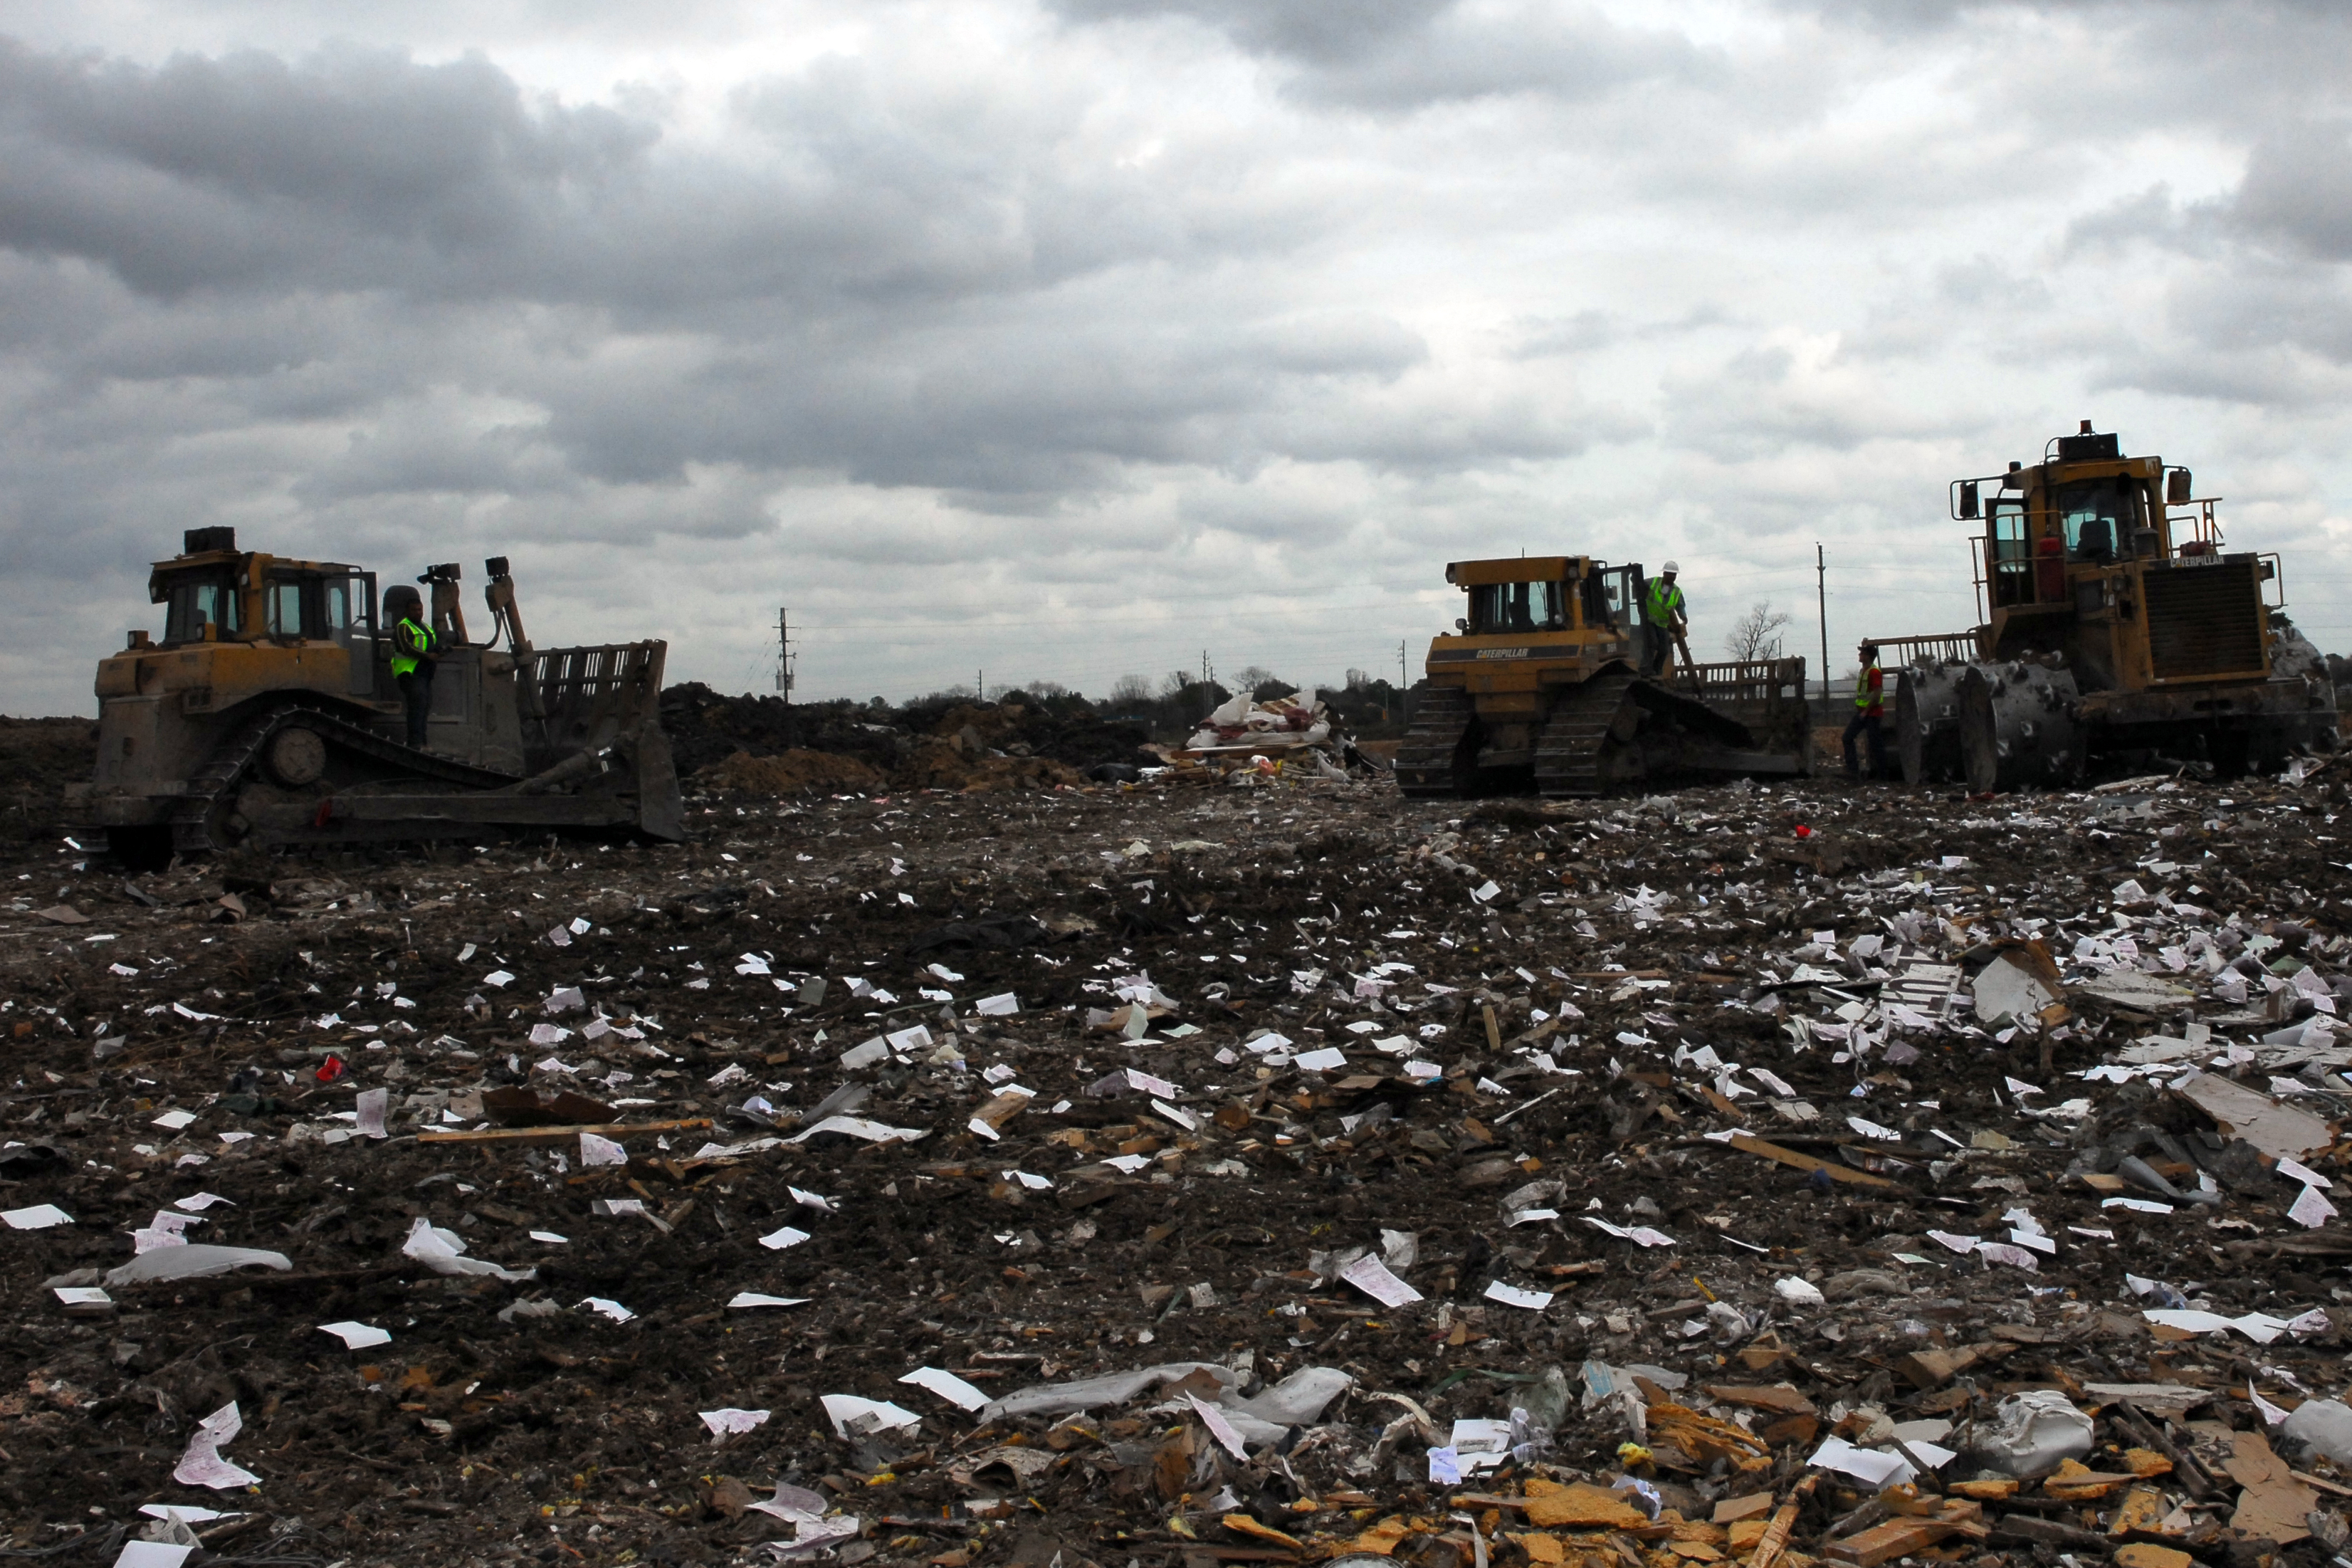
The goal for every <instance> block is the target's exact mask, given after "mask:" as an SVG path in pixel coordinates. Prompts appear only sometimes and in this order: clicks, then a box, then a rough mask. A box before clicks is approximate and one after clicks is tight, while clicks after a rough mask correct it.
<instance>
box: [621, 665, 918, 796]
mask: <svg viewBox="0 0 2352 1568" xmlns="http://www.w3.org/2000/svg"><path fill="white" fill-rule="evenodd" d="M895 720H896V716H895V715H894V714H893V713H892V712H891V710H889V709H888V708H875V707H870V706H861V705H859V704H856V703H848V702H832V703H795V704H790V705H787V704H786V703H785V702H784V700H783V699H782V698H781V697H769V696H755V695H752V694H751V693H749V692H746V693H744V694H743V695H740V696H732V697H730V696H725V695H720V694H719V693H718V692H715V691H712V690H711V689H710V688H709V686H706V685H703V684H702V683H700V682H699V681H689V682H688V683H686V684H685V685H677V686H670V687H668V688H667V689H665V690H664V691H663V693H662V695H661V722H662V730H663V733H665V734H667V736H668V737H669V745H670V754H671V755H672V756H673V757H675V758H677V770H678V773H679V775H680V776H681V777H684V776H686V775H688V774H692V773H698V772H700V771H701V770H702V769H704V768H709V767H713V766H715V765H717V764H719V763H721V762H724V761H726V760H727V759H728V758H730V757H732V756H733V755H734V754H735V753H737V752H739V751H747V752H750V753H751V755H752V756H754V757H772V756H775V755H776V754H777V753H779V752H782V751H790V750H793V749H794V748H796V747H797V748H801V749H805V750H809V751H829V752H835V753H837V754H839V755H842V756H845V757H855V758H858V759H859V760H861V761H863V762H864V763H866V765H867V766H868V767H871V768H879V769H881V770H882V771H884V772H887V771H888V770H889V769H890V768H892V767H894V766H896V765H897V762H898V745H899V742H900V741H901V740H903V739H904V738H905V737H904V736H903V735H901V734H900V733H899V731H898V726H897V724H896V722H895Z"/></svg>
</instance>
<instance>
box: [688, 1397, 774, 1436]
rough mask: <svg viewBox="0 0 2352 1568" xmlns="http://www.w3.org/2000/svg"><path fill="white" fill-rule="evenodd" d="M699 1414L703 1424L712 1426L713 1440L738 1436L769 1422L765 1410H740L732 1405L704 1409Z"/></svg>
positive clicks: (711, 1434)
mask: <svg viewBox="0 0 2352 1568" xmlns="http://www.w3.org/2000/svg"><path fill="white" fill-rule="evenodd" d="M699 1414H700V1416H702V1424H703V1425H704V1426H706V1427H709V1428H710V1437H711V1440H712V1441H713V1442H717V1441H718V1440H719V1439H720V1438H722V1437H737V1436H740V1434H742V1433H745V1432H749V1431H751V1430H752V1429H753V1428H755V1427H764V1426H766V1425H767V1424H768V1412H766V1411H765V1410H738V1409H736V1408H734V1407H733V1406H729V1407H728V1408H726V1409H724V1410H704V1411H701V1412H699Z"/></svg>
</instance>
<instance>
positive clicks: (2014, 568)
mask: <svg viewBox="0 0 2352 1568" xmlns="http://www.w3.org/2000/svg"><path fill="white" fill-rule="evenodd" d="M1986 537H1987V538H1989V539H1990V541H1991V546H1992V548H1991V555H1992V601H1993V603H1995V604H1996V605H2000V606H2003V607H2006V606H2008V605H2011V604H2030V603H2032V601H2033V560H2032V543H2031V542H2030V541H2029V540H2028V539H2027V538H2026V530H2025V503H2024V502H2023V501H1995V502H1994V503H1993V504H1992V516H1991V517H1990V522H1989V527H1988V528H1987V529H1986Z"/></svg>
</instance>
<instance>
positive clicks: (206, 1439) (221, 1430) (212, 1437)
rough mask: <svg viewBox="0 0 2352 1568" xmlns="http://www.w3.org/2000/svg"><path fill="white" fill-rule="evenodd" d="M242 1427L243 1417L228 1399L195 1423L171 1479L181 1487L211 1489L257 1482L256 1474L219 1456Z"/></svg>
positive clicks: (243, 1428)
mask: <svg viewBox="0 0 2352 1568" xmlns="http://www.w3.org/2000/svg"><path fill="white" fill-rule="evenodd" d="M244 1430H245V1417H244V1416H240V1415H238V1414H237V1408H236V1400H234V1399H232V1400H230V1401H229V1402H228V1403H227V1404H226V1405H224V1406H221V1407H220V1408H219V1409H217V1410H215V1411H214V1412H213V1413H212V1414H211V1415H209V1416H205V1418H204V1419H203V1420H202V1421H200V1422H198V1423H197V1425H196V1430H195V1435H194V1437H190V1438H189V1439H188V1451H187V1452H186V1453H185V1454H184V1455H183V1456H181V1458H180V1464H179V1468H178V1469H175V1470H173V1472H172V1479H173V1480H175V1481H177V1482H179V1483H180V1484H181V1485H182V1486H184V1487H210V1488H212V1489H213V1490H215V1491H222V1490H226V1489H228V1488H230V1487H249V1486H253V1485H255V1484H256V1483H257V1482H258V1481H259V1480H260V1479H261V1478H260V1477H259V1476H257V1475H255V1474H254V1473H253V1472H252V1471H251V1470H248V1469H241V1468H239V1467H238V1466H236V1465H233V1464H231V1463H229V1461H228V1460H226V1459H225V1458H222V1457H221V1450H222V1449H223V1448H226V1447H228V1445H229V1444H230V1443H232V1442H234V1441H236V1435H237V1434H238V1433H239V1432H242V1431H244Z"/></svg>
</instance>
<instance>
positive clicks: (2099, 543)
mask: <svg viewBox="0 0 2352 1568" xmlns="http://www.w3.org/2000/svg"><path fill="white" fill-rule="evenodd" d="M2052 505H2053V507H2054V508H2055V509H2056V511H2057V514H2058V520H2059V523H2060V525H2061V526H2062V527H2063V528H2064V529H2065V534H2066V554H2067V555H2068V556H2069V557H2070V558H2072V559H2077V560H2112V559H2115V558H2116V556H2118V555H2128V554H2130V553H2131V549H2132V534H2133V532H2134V530H2136V529H2137V528H2138V527H2139V526H2140V491H2139V486H2137V484H2135V483H2133V482H2132V481H2131V480H2128V479H2121V478H2116V479H2085V480H2084V481H2082V482H2080V483H2078V484H2074V485H2061V486H2058V487H2057V489H2056V490H2055V491H2054V492H2053V496H2052Z"/></svg>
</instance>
